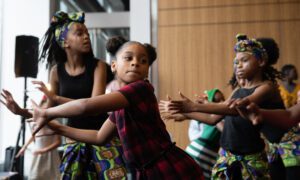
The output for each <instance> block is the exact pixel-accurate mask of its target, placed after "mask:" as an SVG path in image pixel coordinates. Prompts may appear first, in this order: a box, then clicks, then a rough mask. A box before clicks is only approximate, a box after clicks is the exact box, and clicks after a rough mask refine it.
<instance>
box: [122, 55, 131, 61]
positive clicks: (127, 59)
mask: <svg viewBox="0 0 300 180" xmlns="http://www.w3.org/2000/svg"><path fill="white" fill-rule="evenodd" d="M123 59H124V60H126V61H129V60H131V59H132V58H131V57H130V56H124V57H123Z"/></svg>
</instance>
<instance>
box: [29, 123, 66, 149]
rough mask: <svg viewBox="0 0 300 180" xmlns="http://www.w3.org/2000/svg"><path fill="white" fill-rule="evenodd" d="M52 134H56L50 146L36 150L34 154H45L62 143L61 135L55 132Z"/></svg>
mask: <svg viewBox="0 0 300 180" xmlns="http://www.w3.org/2000/svg"><path fill="white" fill-rule="evenodd" d="M51 123H52V122H51ZM52 136H55V140H54V141H53V143H51V144H49V145H48V146H46V147H44V148H41V149H38V150H36V151H34V152H33V154H43V153H46V152H49V151H52V150H53V149H55V148H57V147H58V146H59V145H60V144H61V137H60V136H59V135H56V134H54V135H52Z"/></svg>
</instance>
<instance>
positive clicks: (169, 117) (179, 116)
mask: <svg viewBox="0 0 300 180" xmlns="http://www.w3.org/2000/svg"><path fill="white" fill-rule="evenodd" d="M162 118H163V120H166V121H168V120H174V121H178V122H181V121H184V120H186V119H188V118H187V117H186V116H185V115H184V114H181V113H176V114H168V115H164V116H162Z"/></svg>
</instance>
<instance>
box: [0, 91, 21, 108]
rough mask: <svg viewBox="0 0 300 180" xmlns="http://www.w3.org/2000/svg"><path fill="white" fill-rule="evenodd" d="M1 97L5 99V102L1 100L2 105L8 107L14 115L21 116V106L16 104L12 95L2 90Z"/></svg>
mask: <svg viewBox="0 0 300 180" xmlns="http://www.w3.org/2000/svg"><path fill="white" fill-rule="evenodd" d="M1 96H2V97H3V98H4V99H5V101H3V100H2V99H1V100H0V101H1V103H2V104H3V105H4V106H6V107H7V109H9V110H10V111H11V112H12V113H14V114H19V112H20V111H21V108H20V106H19V105H18V104H17V103H16V102H15V100H14V98H13V97H12V95H11V93H10V92H9V91H7V90H5V89H2V92H1Z"/></svg>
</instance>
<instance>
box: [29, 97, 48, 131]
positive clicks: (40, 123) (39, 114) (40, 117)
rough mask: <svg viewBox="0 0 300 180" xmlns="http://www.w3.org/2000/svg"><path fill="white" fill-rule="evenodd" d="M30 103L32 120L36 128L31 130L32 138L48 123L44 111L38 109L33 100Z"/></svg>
mask: <svg viewBox="0 0 300 180" xmlns="http://www.w3.org/2000/svg"><path fill="white" fill-rule="evenodd" d="M31 102H32V109H33V110H32V119H33V121H34V122H36V128H35V129H34V130H33V133H32V135H33V136H34V135H35V134H36V133H38V132H39V130H40V129H41V128H42V127H44V126H45V125H46V124H47V123H48V119H47V117H46V109H42V108H40V107H39V106H38V105H37V104H36V103H35V102H34V101H33V100H31Z"/></svg>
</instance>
